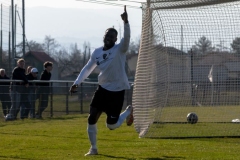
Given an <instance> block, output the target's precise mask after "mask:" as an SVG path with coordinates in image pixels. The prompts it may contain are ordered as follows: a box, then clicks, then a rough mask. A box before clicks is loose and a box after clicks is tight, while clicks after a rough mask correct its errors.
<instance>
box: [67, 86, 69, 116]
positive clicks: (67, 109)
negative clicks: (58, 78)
mask: <svg viewBox="0 0 240 160" xmlns="http://www.w3.org/2000/svg"><path fill="white" fill-rule="evenodd" d="M66 91H67V94H66V114H69V111H68V82H66Z"/></svg>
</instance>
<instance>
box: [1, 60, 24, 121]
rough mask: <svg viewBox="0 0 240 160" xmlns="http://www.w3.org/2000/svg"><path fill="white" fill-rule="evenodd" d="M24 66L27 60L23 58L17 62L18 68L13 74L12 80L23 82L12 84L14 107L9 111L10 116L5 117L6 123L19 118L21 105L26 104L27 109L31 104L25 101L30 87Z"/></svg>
mask: <svg viewBox="0 0 240 160" xmlns="http://www.w3.org/2000/svg"><path fill="white" fill-rule="evenodd" d="M24 66H25V60H24V59H22V58H21V59H19V60H18V61H17V67H15V68H14V69H13V72H12V80H21V82H12V83H11V99H12V106H11V109H10V111H9V114H7V115H6V117H5V120H6V121H9V120H15V119H16V118H17V114H18V112H19V107H20V104H21V103H24V106H26V107H28V106H29V104H27V102H26V99H24V97H25V96H23V94H27V93H26V90H27V88H28V85H29V84H28V80H27V76H26V75H25V69H24ZM21 116H22V115H21ZM21 118H22V117H21Z"/></svg>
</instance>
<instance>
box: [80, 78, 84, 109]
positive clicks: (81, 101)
mask: <svg viewBox="0 0 240 160" xmlns="http://www.w3.org/2000/svg"><path fill="white" fill-rule="evenodd" d="M80 86H81V88H80V92H81V93H80V97H81V99H80V107H81V108H80V111H81V114H83V85H82V83H81V85H80Z"/></svg>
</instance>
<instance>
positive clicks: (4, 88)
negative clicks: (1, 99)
mask: <svg viewBox="0 0 240 160" xmlns="http://www.w3.org/2000/svg"><path fill="white" fill-rule="evenodd" d="M2 79H3V80H9V79H10V78H9V77H8V76H6V75H4V77H2V76H0V81H1V80H2ZM9 86H10V82H0V94H1V93H8V92H9Z"/></svg>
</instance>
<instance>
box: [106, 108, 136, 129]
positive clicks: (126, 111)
mask: <svg viewBox="0 0 240 160" xmlns="http://www.w3.org/2000/svg"><path fill="white" fill-rule="evenodd" d="M130 113H131V110H128V109H126V110H125V111H123V112H122V113H121V114H120V116H119V118H118V121H117V123H115V124H107V127H108V128H109V129H112V130H113V129H116V128H118V127H120V126H121V125H122V123H123V122H124V120H125V119H126V118H127V116H129V115H130Z"/></svg>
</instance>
